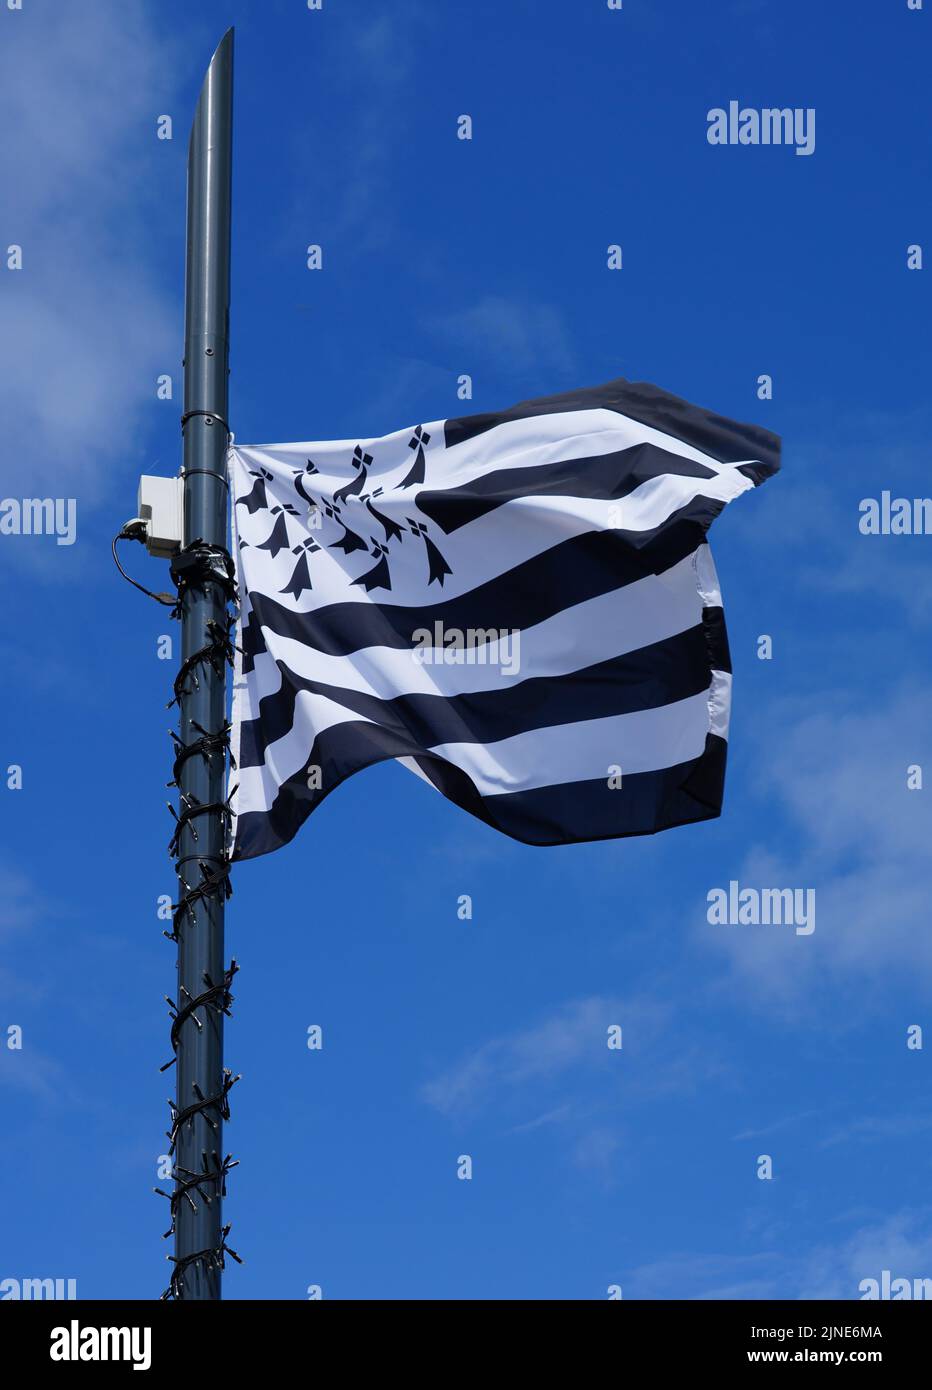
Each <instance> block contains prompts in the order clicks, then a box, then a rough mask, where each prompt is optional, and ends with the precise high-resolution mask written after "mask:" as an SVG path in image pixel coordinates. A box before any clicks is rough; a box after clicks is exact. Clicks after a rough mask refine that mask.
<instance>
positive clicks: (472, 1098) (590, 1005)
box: [422, 997, 668, 1117]
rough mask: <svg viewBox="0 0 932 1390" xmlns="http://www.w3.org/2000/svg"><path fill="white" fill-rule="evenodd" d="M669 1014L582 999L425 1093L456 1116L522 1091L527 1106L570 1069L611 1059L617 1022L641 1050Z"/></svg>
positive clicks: (469, 1061)
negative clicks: (610, 1045) (609, 1038)
mask: <svg viewBox="0 0 932 1390" xmlns="http://www.w3.org/2000/svg"><path fill="white" fill-rule="evenodd" d="M667 1017H668V1010H667V1009H665V1008H664V1007H663V1006H661V1005H657V1004H654V1003H652V1002H650V1001H647V1000H634V1001H630V1002H628V1003H625V1002H623V1001H622V1000H618V999H610V998H603V997H592V998H589V999H580V1000H576V1001H574V1002H573V1003H571V1004H566V1005H564V1006H563V1007H562V1008H560V1009H559V1010H557V1011H556V1012H555V1013H554V1014H552V1015H551V1016H550V1017H549V1018H546V1019H544V1020H543V1021H542V1022H540V1023H537V1024H535V1025H533V1026H532V1027H530V1028H526V1029H524V1030H521V1031H517V1032H514V1033H511V1034H508V1035H507V1036H504V1037H499V1038H494V1039H492V1040H491V1041H489V1042H486V1043H484V1044H483V1045H481V1046H480V1047H478V1048H477V1049H476V1051H474V1052H473V1053H472V1054H471V1055H469V1056H468V1057H466V1058H464V1059H463V1060H462V1061H460V1062H457V1063H454V1064H453V1065H452V1066H450V1067H449V1068H448V1069H447V1070H446V1071H445V1072H443V1073H442V1074H441V1075H440V1076H438V1077H436V1078H435V1079H434V1080H433V1081H431V1082H429V1083H428V1084H427V1085H426V1086H425V1087H424V1088H423V1091H422V1095H423V1098H424V1099H425V1100H426V1101H427V1102H428V1104H430V1105H432V1106H433V1107H434V1108H435V1109H436V1110H439V1111H440V1112H441V1113H442V1114H444V1115H449V1116H456V1117H460V1116H464V1115H468V1114H471V1113H474V1112H476V1111H477V1110H479V1109H480V1108H483V1107H487V1106H494V1107H496V1108H501V1107H502V1106H503V1105H504V1106H505V1108H507V1107H508V1105H509V1103H510V1102H511V1100H512V1099H513V1098H514V1097H515V1096H516V1095H518V1096H520V1097H521V1099H522V1103H523V1104H526V1102H527V1099H528V1097H529V1096H530V1095H531V1094H532V1093H534V1094H537V1095H539V1094H540V1093H541V1089H542V1088H546V1087H548V1086H550V1085H551V1084H552V1083H553V1082H554V1081H557V1080H559V1079H560V1078H563V1077H565V1076H566V1075H567V1074H568V1073H577V1072H580V1071H585V1070H586V1069H593V1068H599V1067H601V1066H604V1064H605V1062H606V1060H607V1059H608V1060H609V1061H610V1060H611V1056H612V1054H611V1052H610V1051H609V1049H608V1047H607V1030H608V1028H609V1026H610V1025H611V1024H616V1023H619V1024H621V1025H622V1028H623V1030H624V1031H623V1038H624V1040H625V1046H626V1047H628V1048H632V1049H634V1050H640V1049H641V1048H643V1046H644V1045H645V1044H646V1041H647V1039H648V1038H649V1037H652V1036H655V1035H656V1033H657V1031H658V1030H659V1029H660V1028H661V1027H662V1026H663V1024H664V1022H665V1021H666V1019H667ZM561 1108H564V1109H565V1107H561Z"/></svg>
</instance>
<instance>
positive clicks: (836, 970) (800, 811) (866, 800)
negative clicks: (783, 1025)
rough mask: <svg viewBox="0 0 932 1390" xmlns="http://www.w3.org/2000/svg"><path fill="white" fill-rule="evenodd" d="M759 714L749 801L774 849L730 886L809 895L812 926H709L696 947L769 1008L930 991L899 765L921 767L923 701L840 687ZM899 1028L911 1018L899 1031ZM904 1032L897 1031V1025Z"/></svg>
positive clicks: (753, 856) (912, 800)
mask: <svg viewBox="0 0 932 1390" xmlns="http://www.w3.org/2000/svg"><path fill="white" fill-rule="evenodd" d="M812 703H813V701H812V697H811V695H810V696H809V697H808V699H807V700H806V701H805V702H801V701H800V702H797V701H787V702H785V703H784V704H782V705H781V704H777V703H775V704H773V705H772V706H771V707H770V708H769V709H768V710H767V712H766V716H765V719H766V722H767V727H768V730H769V739H768V741H769V745H770V747H771V748H772V750H773V753H772V756H771V757H769V758H768V759H767V761H766V763H765V764H764V765H763V766H762V767H761V768H760V771H759V774H758V776H759V788H758V790H759V792H760V794H761V798H762V801H763V802H765V803H766V804H767V805H768V807H769V816H770V821H771V823H772V824H778V823H779V822H780V821H781V820H782V821H783V822H784V824H783V827H782V830H783V832H784V833H781V834H780V836H779V841H778V843H779V844H780V848H772V847H771V842H770V841H768V842H766V843H764V842H761V843H758V844H756V845H752V846H751V847H750V849H749V850H748V852H747V855H746V856H745V858H744V860H743V862H742V863H741V864H740V865H736V866H735V873H734V877H735V878H737V879H738V880H739V881H740V882H741V883H742V884H758V885H767V886H781V887H782V886H796V887H806V888H809V887H812V888H814V889H815V893H816V904H817V916H816V929H815V932H814V934H813V935H812V936H809V937H805V936H797V935H796V934H795V933H794V932H793V931H792V929H783V928H773V927H747V926H744V927H742V926H728V927H722V926H716V927H712V926H710V925H708V924H706V923H703V924H702V926H701V927H700V928H699V930H700V934H701V937H702V939H703V941H705V942H707V943H708V944H710V945H712V946H713V947H714V949H716V950H720V951H722V952H723V953H724V954H725V955H726V956H727V957H728V960H729V963H730V967H731V970H732V972H733V975H734V977H735V979H736V980H737V982H738V985H739V987H740V988H741V989H742V990H744V989H746V988H747V986H748V985H753V987H754V991H755V997H756V998H758V999H760V998H764V999H768V1000H770V1001H771V1002H772V1003H774V1004H776V1005H780V1006H792V1005H793V1004H794V1003H797V1002H800V1001H801V1000H803V999H804V998H805V997H806V995H807V994H808V993H809V991H810V989H811V988H812V987H814V986H816V985H819V987H820V988H824V986H825V983H826V981H827V980H831V981H833V982H834V983H844V982H849V983H857V984H859V985H863V983H864V982H865V981H870V984H871V986H872V992H873V993H874V994H875V996H877V997H879V994H880V992H881V991H882V990H883V988H884V986H885V985H887V984H889V983H890V982H891V981H893V980H895V979H902V978H904V977H906V976H910V977H912V978H914V979H915V978H917V977H918V978H919V979H925V980H926V981H932V937H930V935H929V932H928V930H927V918H928V904H929V900H930V896H932V865H930V862H929V858H928V852H927V849H928V844H929V838H930V834H932V805H930V803H929V800H928V796H929V792H928V791H927V790H914V791H911V790H909V789H908V787H907V768H908V767H909V766H910V765H912V764H920V765H922V766H923V767H924V769H925V770H926V772H927V773H928V771H929V769H930V768H932V762H930V760H929V758H928V757H927V756H926V754H927V752H928V749H929V739H928V696H927V695H926V694H925V693H924V692H922V691H920V690H918V689H913V688H909V687H906V688H903V689H901V690H900V691H899V692H898V693H896V694H894V695H891V696H888V697H887V698H886V699H880V698H878V693H877V691H876V690H874V691H872V692H871V701H870V703H869V704H868V703H866V702H865V701H864V699H863V697H861V698H859V697H856V696H853V695H852V694H850V693H849V692H848V691H845V690H840V689H830V690H823V691H821V692H820V694H819V700H818V712H815V713H809V712H807V711H808V708H809V707H811V705H812ZM907 1021H909V1020H907ZM904 1027H905V1023H904Z"/></svg>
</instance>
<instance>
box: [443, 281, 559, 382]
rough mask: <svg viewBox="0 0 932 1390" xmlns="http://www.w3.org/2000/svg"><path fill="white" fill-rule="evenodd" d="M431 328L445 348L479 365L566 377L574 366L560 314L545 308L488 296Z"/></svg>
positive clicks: (451, 314) (465, 367) (529, 303)
mask: <svg viewBox="0 0 932 1390" xmlns="http://www.w3.org/2000/svg"><path fill="white" fill-rule="evenodd" d="M429 327H430V328H431V329H432V330H433V332H434V333H435V334H436V336H437V337H438V338H439V339H440V340H441V342H442V343H443V344H444V346H445V347H446V348H447V349H451V348H456V349H458V350H459V351H460V353H461V354H462V353H464V352H468V353H469V354H471V355H472V356H474V357H475V358H476V359H477V360H478V362H479V363H480V364H481V365H483V366H489V367H495V368H504V369H506V370H508V371H511V372H515V371H517V372H522V371H529V370H532V369H535V368H540V369H541V370H542V371H552V372H557V373H570V372H572V371H573V370H574V368H575V366H576V353H575V352H574V350H573V347H572V342H571V337H570V332H569V329H568V327H567V325H566V322H565V320H564V318H563V315H562V314H561V313H560V311H559V310H558V309H555V308H554V307H553V306H552V305H549V304H539V303H535V302H534V301H532V300H528V299H521V298H518V297H516V296H504V295H496V294H486V295H483V296H482V298H480V299H479V300H477V302H476V303H475V304H471V305H469V306H468V307H466V308H464V309H458V310H455V311H453V312H451V313H448V314H445V315H442V316H440V317H437V318H434V319H433V320H431V322H430V324H429ZM468 365H469V364H468V363H467V364H466V365H464V366H463V368H462V369H463V370H464V371H465V370H467V368H468Z"/></svg>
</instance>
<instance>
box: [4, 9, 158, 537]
mask: <svg viewBox="0 0 932 1390" xmlns="http://www.w3.org/2000/svg"><path fill="white" fill-rule="evenodd" d="M172 42H173V41H172V40H168V39H166V38H165V37H164V36H163V32H162V29H161V28H160V27H159V26H157V25H156V24H155V22H154V20H153V16H152V13H151V11H150V9H149V7H147V6H145V5H144V4H143V3H141V0H100V3H97V4H94V5H64V6H63V5H55V6H46V5H43V4H41V3H37V4H34V5H27V6H26V7H25V9H24V10H23V11H22V12H21V13H18V14H17V15H16V16H13V17H10V16H7V18H6V21H5V22H4V35H3V45H2V48H0V125H2V128H3V129H4V131H5V132H6V136H5V138H4V140H3V141H2V143H0V183H2V185H3V188H4V215H3V223H2V234H0V242H2V246H0V250H2V252H3V253H4V254H3V262H2V267H0V290H2V296H3V333H2V335H0V414H2V416H3V419H4V422H5V423H4V441H3V444H4V447H3V451H2V455H0V495H4V496H6V495H12V496H19V497H22V496H24V495H25V496H32V495H36V490H37V489H40V492H39V495H50V494H51V495H53V496H61V495H75V496H77V497H78V498H79V505H81V504H83V505H84V506H88V505H92V504H94V503H95V502H97V501H99V500H100V499H101V497H103V496H104V495H106V494H107V492H108V488H109V487H110V486H111V484H112V481H113V473H114V470H115V467H116V465H117V464H118V463H121V462H122V463H123V464H125V463H126V451H127V440H132V439H133V438H134V435H135V433H136V431H137V430H138V426H139V423H140V420H141V418H142V412H143V408H144V405H145V404H146V403H147V402H152V401H154V400H155V384H156V377H157V375H158V374H159V373H160V372H163V371H171V370H173V369H174V368H175V367H176V365H177V361H178V358H179V356H180V353H179V333H180V322H181V311H180V295H179V293H178V292H177V289H176V292H174V293H173V294H171V295H169V294H167V293H166V292H165V291H164V290H163V288H162V287H161V286H160V285H159V284H158V283H157V278H156V275H155V274H154V272H153V270H152V269H150V268H148V267H147V265H146V257H145V254H141V248H144V247H145V246H146V244H147V241H148V240H149V239H150V237H151V230H152V225H153V219H156V220H157V207H158V205H157V202H156V200H155V192H154V190H153V191H152V192H149V193H147V192H146V189H147V186H148V185H149V184H150V183H152V182H154V181H153V180H151V179H150V177H149V175H150V174H151V171H152V169H153V168H154V167H155V163H156V161H157V160H158V159H159V158H161V159H162V161H163V162H164V161H165V160H166V159H169V158H171V157H172V155H171V153H170V151H171V150H172V149H173V146H169V145H167V144H165V143H162V142H159V141H157V140H156V126H155V122H156V117H157V116H159V115H160V114H170V113H171V110H172V107H171V105H170V103H171V100H172V98H173V96H174V95H175V85H174V84H175V79H174V78H173V77H172V74H173V73H175V72H177V67H178V65H177V64H176V63H174V62H173V61H172V49H171V47H170V44H171V43H172ZM102 54H106V62H102V61H101V55H102ZM167 103H168V105H166V104H167ZM177 134H178V135H181V136H182V138H185V137H186V131H179V132H177ZM174 148H175V149H177V148H178V142H177V140H176V142H175V144H174ZM14 243H15V244H17V245H20V246H22V248H23V269H22V270H19V271H11V270H7V269H6V254H5V253H6V247H7V246H8V245H10V244H14ZM22 549H23V548H22V547H20V551H22ZM36 549H37V548H36V547H33V551H35V550H36Z"/></svg>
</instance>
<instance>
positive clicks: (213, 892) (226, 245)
mask: <svg viewBox="0 0 932 1390" xmlns="http://www.w3.org/2000/svg"><path fill="white" fill-rule="evenodd" d="M232 134H233V30H232V29H230V30H228V32H227V33H226V34H225V35H224V37H223V38H222V40H221V41H220V44H219V46H218V48H217V51H216V53H215V54H214V56H213V58H212V59H211V62H210V66H209V68H208V70H207V75H206V77H205V78H204V83H203V86H202V88H201V93H200V97H199V99H198V104H197V111H196V113H195V117H194V125H193V127H192V130H191V142H190V146H189V150H188V190H187V195H188V208H187V258H186V272H185V338H184V414H183V416H182V431H183V436H184V452H183V473H184V547H183V549H182V550H181V552H180V554H179V555H178V556H177V557H176V560H175V561H174V563H173V566H172V571H173V575H174V578H175V580H176V582H177V584H178V590H179V608H180V616H181V627H182V637H181V645H182V652H181V668H180V671H179V674H178V679H177V681H176V685H175V693H176V696H177V698H178V704H179V706H180V716H181V717H180V730H179V735H180V736H179V740H178V743H177V751H178V758H177V760H176V763H175V776H176V781H177V785H178V789H179V808H178V819H177V827H176V834H175V837H174V840H173V850H174V852H175V853H176V858H177V871H178V879H179V884H180V899H179V906H178V909H177V910H176V913H175V922H174V933H173V934H174V936H175V938H176V939H177V942H178V993H177V1002H176V1003H175V1004H174V1005H173V1006H172V1011H173V1023H172V1043H173V1046H174V1050H175V1057H176V1061H177V1092H176V1096H177V1100H176V1105H175V1106H174V1107H173V1111H172V1121H173V1122H172V1130H171V1139H172V1145H173V1156H174V1164H175V1167H174V1172H173V1177H174V1191H173V1193H172V1217H173V1222H172V1225H173V1230H174V1235H175V1253H174V1257H173V1258H174V1272H173V1275H172V1282H171V1285H170V1287H169V1290H168V1296H170V1297H175V1298H181V1299H219V1298H220V1296H221V1271H222V1269H223V1265H224V1256H225V1254H232V1253H233V1252H231V1251H230V1250H229V1247H228V1246H227V1245H226V1241H225V1237H226V1231H227V1229H228V1228H227V1227H225V1226H224V1224H223V1218H222V1211H221V1199H222V1197H223V1195H224V1188H225V1178H226V1173H227V1171H228V1168H229V1167H230V1166H232V1162H231V1160H230V1159H229V1158H225V1157H224V1155H223V1148H222V1143H223V1121H224V1119H225V1118H227V1117H228V1115H229V1110H228V1105H227V1092H228V1091H229V1088H230V1086H231V1085H232V1082H233V1080H234V1078H233V1077H231V1075H230V1073H229V1072H227V1071H225V1070H224V1066H223V1020H224V1015H225V1014H226V1013H227V1012H228V1008H229V1002H230V994H229V984H230V981H231V979H232V976H233V973H234V972H235V969H236V965H235V962H234V963H233V964H232V965H231V967H230V968H229V969H227V968H226V966H225V963H224V940H223V926H224V922H223V919H224V902H225V899H226V897H227V896H228V892H229V888H228V879H227V875H228V864H227V860H226V857H225V841H226V832H227V825H228V813H227V809H226V805H225V801H224V798H225V795H226V789H225V786H224V780H225V770H226V750H227V734H228V728H227V723H226V666H227V663H228V658H229V655H230V645H229V643H230V637H229V633H230V619H229V617H228V612H227V601H228V599H229V598H230V597H231V596H232V592H233V591H232V588H231V583H230V577H229V576H230V564H229V556H228V555H227V551H226V536H227V515H228V484H227V466H226V455H227V448H228V444H229V429H228V426H227V401H228V383H227V378H228V374H229V367H228V363H229V304H230V204H231V172H232ZM170 1258H171V1257H170ZM234 1258H235V1256H234Z"/></svg>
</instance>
